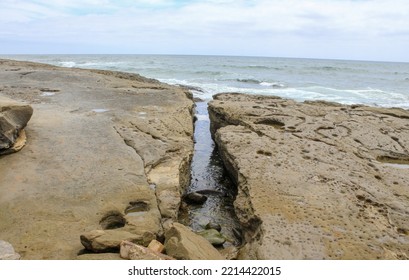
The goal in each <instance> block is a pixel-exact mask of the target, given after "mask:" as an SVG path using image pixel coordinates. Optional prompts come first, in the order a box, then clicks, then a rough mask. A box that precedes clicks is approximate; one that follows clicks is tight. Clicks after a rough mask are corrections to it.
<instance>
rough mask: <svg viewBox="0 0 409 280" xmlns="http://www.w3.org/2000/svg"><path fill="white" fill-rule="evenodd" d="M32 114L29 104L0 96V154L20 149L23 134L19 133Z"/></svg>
mask: <svg viewBox="0 0 409 280" xmlns="http://www.w3.org/2000/svg"><path fill="white" fill-rule="evenodd" d="M32 114H33V108H32V107H31V106H30V105H26V104H21V103H18V102H16V101H13V100H11V99H8V98H5V97H2V96H0V155H1V154H7V153H11V152H16V151H18V150H20V149H22V147H23V146H24V144H25V134H24V133H23V134H21V131H22V129H23V128H24V127H26V125H27V123H28V121H29V120H30V118H31V116H32ZM16 142H17V145H16ZM15 145H16V146H15Z"/></svg>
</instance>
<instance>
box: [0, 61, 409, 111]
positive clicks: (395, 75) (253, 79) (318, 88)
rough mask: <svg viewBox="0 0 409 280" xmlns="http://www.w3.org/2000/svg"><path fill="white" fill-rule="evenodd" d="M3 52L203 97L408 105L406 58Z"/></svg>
mask: <svg viewBox="0 0 409 280" xmlns="http://www.w3.org/2000/svg"><path fill="white" fill-rule="evenodd" d="M1 57H2V58H11V59H18V60H29V61H35V62H42V63H49V64H54V65H58V66H64V67H80V68H98V69H108V70H118V71H126V72H132V73H138V74H141V75H143V76H146V77H150V78H155V79H158V80H160V81H163V82H166V83H170V84H182V85H187V86H193V87H197V89H198V90H197V91H195V92H194V94H195V95H196V96H197V97H200V98H202V99H204V100H209V99H211V97H212V95H213V94H216V93H220V92H243V93H249V94H264V95H276V96H281V97H285V98H291V99H295V100H297V101H303V100H318V99H319V100H327V101H335V102H340V103H344V104H366V105H372V106H382V107H400V108H405V109H409V63H397V62H367V61H344V60H321V59H297V58H266V57H226V56H176V55H174V56H173V55H19V56H4V55H3V56H1Z"/></svg>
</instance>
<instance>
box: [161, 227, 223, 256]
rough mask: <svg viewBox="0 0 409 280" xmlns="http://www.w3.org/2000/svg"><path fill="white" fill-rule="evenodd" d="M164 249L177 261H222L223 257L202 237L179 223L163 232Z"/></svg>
mask: <svg viewBox="0 0 409 280" xmlns="http://www.w3.org/2000/svg"><path fill="white" fill-rule="evenodd" d="M165 238H166V239H165V249H166V253H167V254H168V255H169V256H172V257H174V258H175V259H178V260H222V259H224V258H223V256H222V255H221V254H220V253H219V252H218V251H217V250H216V249H215V248H214V247H213V246H212V245H211V244H210V243H209V242H208V241H207V240H206V239H205V238H203V237H201V236H199V235H197V234H195V233H194V232H192V231H191V230H190V229H188V228H187V227H185V226H184V225H182V224H179V223H173V225H172V226H171V227H170V229H169V230H167V231H166V232H165Z"/></svg>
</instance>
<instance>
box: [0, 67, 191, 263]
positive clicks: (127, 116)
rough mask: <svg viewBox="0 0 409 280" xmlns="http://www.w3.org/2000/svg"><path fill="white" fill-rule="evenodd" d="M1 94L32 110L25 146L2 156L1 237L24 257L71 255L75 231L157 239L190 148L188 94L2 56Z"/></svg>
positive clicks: (172, 212)
mask: <svg viewBox="0 0 409 280" xmlns="http://www.w3.org/2000/svg"><path fill="white" fill-rule="evenodd" d="M0 96H1V97H7V98H11V99H13V100H17V101H23V102H25V103H28V104H30V105H31V106H32V108H33V109H34V112H35V113H34V114H33V116H32V118H31V120H30V122H29V125H28V126H27V127H26V129H25V131H26V134H27V137H28V139H29V141H28V142H27V144H26V146H25V148H24V149H23V150H21V151H20V152H18V153H14V154H10V155H6V156H1V157H0V239H4V240H8V241H9V242H11V243H12V244H13V245H14V247H15V249H16V251H17V252H18V253H20V254H21V256H22V258H23V259H76V258H77V253H78V252H79V251H80V250H82V249H83V246H82V245H81V242H80V235H82V234H87V233H89V232H92V231H94V230H105V231H108V230H122V231H127V232H129V233H131V234H134V235H137V236H140V235H142V234H143V233H144V232H151V233H152V234H154V235H155V236H161V235H163V227H162V224H163V223H164V222H165V221H166V220H167V219H170V220H176V219H177V214H178V208H179V205H180V201H181V194H182V193H183V192H184V189H183V188H184V187H185V186H186V185H187V183H188V181H189V178H190V172H189V162H190V159H191V155H192V152H193V140H192V135H193V116H192V110H193V106H194V104H193V101H192V100H191V96H190V95H189V93H187V92H186V90H184V89H181V88H178V87H173V86H169V85H166V84H163V83H160V82H158V81H156V80H152V79H147V78H143V77H141V76H139V75H136V74H128V73H120V72H112V71H102V70H82V69H71V68H59V67H55V66H50V65H43V64H37V63H29V62H17V61H9V60H0ZM27 110H28V109H27ZM25 115H28V114H25ZM26 119H27V118H26ZM12 134H13V133H12ZM2 143H4V141H2Z"/></svg>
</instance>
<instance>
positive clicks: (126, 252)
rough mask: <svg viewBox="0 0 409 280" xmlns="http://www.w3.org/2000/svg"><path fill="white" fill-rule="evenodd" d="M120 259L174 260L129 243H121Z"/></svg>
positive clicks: (150, 249)
mask: <svg viewBox="0 0 409 280" xmlns="http://www.w3.org/2000/svg"><path fill="white" fill-rule="evenodd" d="M120 254H121V258H123V259H126V260H174V258H172V257H169V256H167V255H164V254H162V253H161V252H158V251H155V250H153V249H152V248H146V247H144V246H140V245H137V244H134V243H132V242H129V241H123V242H122V243H121V251H120Z"/></svg>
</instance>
